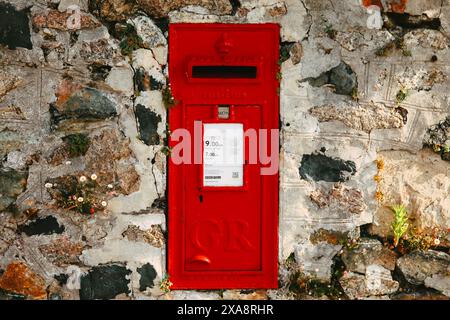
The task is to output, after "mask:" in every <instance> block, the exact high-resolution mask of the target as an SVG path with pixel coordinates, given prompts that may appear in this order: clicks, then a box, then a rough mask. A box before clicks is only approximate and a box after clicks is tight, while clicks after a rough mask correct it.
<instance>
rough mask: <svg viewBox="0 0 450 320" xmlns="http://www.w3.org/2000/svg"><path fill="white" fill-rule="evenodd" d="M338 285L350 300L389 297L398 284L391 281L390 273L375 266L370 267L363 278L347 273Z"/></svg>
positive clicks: (359, 275)
mask: <svg viewBox="0 0 450 320" xmlns="http://www.w3.org/2000/svg"><path fill="white" fill-rule="evenodd" d="M339 283H340V284H341V286H342V289H344V292H345V294H346V295H347V296H348V297H349V298H350V299H362V298H365V297H371V296H384V295H389V294H393V293H395V292H396V291H397V290H398V288H399V283H398V282H397V281H394V280H392V276H391V273H390V271H389V270H387V269H385V268H383V267H381V266H377V265H370V266H369V268H368V272H367V273H366V275H365V276H364V275H361V274H357V273H354V272H347V273H346V274H344V276H342V277H341V279H339Z"/></svg>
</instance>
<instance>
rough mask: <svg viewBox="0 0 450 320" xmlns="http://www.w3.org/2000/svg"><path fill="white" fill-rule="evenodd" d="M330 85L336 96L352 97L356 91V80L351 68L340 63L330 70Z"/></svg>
mask: <svg viewBox="0 0 450 320" xmlns="http://www.w3.org/2000/svg"><path fill="white" fill-rule="evenodd" d="M329 83H330V84H332V85H334V86H335V88H336V93H337V94H345V95H352V93H353V92H354V91H355V90H356V89H358V79H357V77H356V74H355V73H354V72H353V70H352V68H351V67H350V66H349V65H348V64H346V63H344V62H342V63H341V64H340V65H338V66H337V67H336V68H333V69H331V70H330V81H329Z"/></svg>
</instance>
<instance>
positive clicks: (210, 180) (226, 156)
mask: <svg viewBox="0 0 450 320" xmlns="http://www.w3.org/2000/svg"><path fill="white" fill-rule="evenodd" d="M243 163H244V126H243V124H242V123H207V124H204V125H203V185H204V186H205V187H241V186H243V181H244V180H243V174H244V170H243Z"/></svg>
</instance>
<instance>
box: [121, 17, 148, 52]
mask: <svg viewBox="0 0 450 320" xmlns="http://www.w3.org/2000/svg"><path fill="white" fill-rule="evenodd" d="M121 38H122V41H120V45H119V46H120V50H121V52H122V54H123V55H124V56H129V55H131V53H132V52H133V51H134V50H136V49H139V48H143V47H144V44H143V41H142V38H141V37H140V36H139V35H138V34H137V32H136V29H135V28H134V26H132V25H131V24H127V26H126V28H125V30H124V31H123V32H122V34H121Z"/></svg>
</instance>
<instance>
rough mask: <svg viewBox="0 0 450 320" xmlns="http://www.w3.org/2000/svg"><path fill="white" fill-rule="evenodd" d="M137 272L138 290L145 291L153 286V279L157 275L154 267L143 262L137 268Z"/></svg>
mask: <svg viewBox="0 0 450 320" xmlns="http://www.w3.org/2000/svg"><path fill="white" fill-rule="evenodd" d="M137 272H138V273H139V274H140V275H141V278H140V280H139V290H140V291H145V290H146V289H147V288H153V286H154V285H155V284H154V280H155V278H156V276H157V274H156V270H155V268H153V266H152V265H151V264H150V263H146V264H144V265H143V266H142V267H140V268H137Z"/></svg>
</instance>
